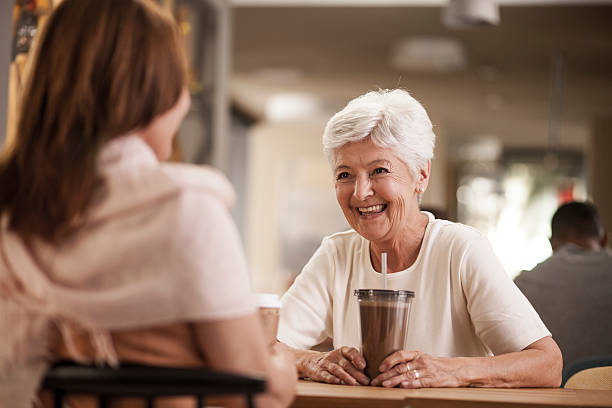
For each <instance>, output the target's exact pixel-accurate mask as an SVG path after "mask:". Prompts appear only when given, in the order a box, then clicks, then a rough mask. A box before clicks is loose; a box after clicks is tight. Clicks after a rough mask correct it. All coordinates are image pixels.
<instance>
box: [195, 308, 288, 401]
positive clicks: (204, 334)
mask: <svg viewBox="0 0 612 408" xmlns="http://www.w3.org/2000/svg"><path fill="white" fill-rule="evenodd" d="M194 326H195V327H194V329H195V333H196V338H197V342H198V345H199V348H200V350H201V352H202V354H203V355H204V357H205V359H206V362H207V363H208V364H210V367H212V368H215V369H219V370H225V371H230V372H235V373H243V374H264V375H265V377H266V380H267V382H268V387H267V391H266V392H265V393H264V394H262V395H260V396H258V397H257V405H258V406H259V407H286V406H288V405H289V404H290V403H291V401H292V400H293V397H294V395H295V386H296V382H297V374H296V370H295V361H294V359H293V356H292V354H291V353H290V352H289V351H288V350H287V349H286V347H285V346H284V345H280V344H279V345H278V346H275V347H274V348H273V349H269V348H268V347H266V345H265V341H264V334H263V329H262V328H261V324H260V322H259V320H258V317H257V316H256V315H255V314H252V315H248V316H243V317H239V318H234V319H227V320H216V321H209V322H202V323H197V324H195V325H194ZM237 406H239V405H237Z"/></svg>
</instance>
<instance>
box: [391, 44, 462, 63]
mask: <svg viewBox="0 0 612 408" xmlns="http://www.w3.org/2000/svg"><path fill="white" fill-rule="evenodd" d="M466 64H467V58H466V56H465V51H464V49H463V46H462V44H461V43H460V42H459V41H457V40H455V39H452V38H446V37H412V38H406V39H404V40H401V41H400V42H398V43H397V44H396V45H395V46H394V47H393V49H392V54H391V66H392V67H393V68H394V69H397V70H400V71H417V72H453V71H459V70H462V69H464V68H465V66H466Z"/></svg>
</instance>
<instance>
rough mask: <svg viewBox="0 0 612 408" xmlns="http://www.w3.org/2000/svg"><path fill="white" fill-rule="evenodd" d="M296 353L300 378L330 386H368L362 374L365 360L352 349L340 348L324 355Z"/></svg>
mask: <svg viewBox="0 0 612 408" xmlns="http://www.w3.org/2000/svg"><path fill="white" fill-rule="evenodd" d="M296 351H297V350H295V351H294V353H295V352H296ZM297 352H298V353H299V355H297V356H296V357H297V360H298V372H299V374H300V377H308V378H310V379H311V380H314V381H320V382H326V383H330V384H349V385H359V384H361V385H368V384H369V383H370V379H369V378H368V377H367V376H366V375H365V374H364V373H363V369H364V368H365V365H366V364H365V359H364V358H363V357H362V355H361V354H359V351H358V350H357V349H356V348H354V347H341V348H339V349H336V350H332V351H329V352H326V353H321V352H316V351H297Z"/></svg>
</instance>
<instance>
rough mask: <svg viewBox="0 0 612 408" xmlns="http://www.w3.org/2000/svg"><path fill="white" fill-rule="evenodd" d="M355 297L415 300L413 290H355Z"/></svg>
mask: <svg viewBox="0 0 612 408" xmlns="http://www.w3.org/2000/svg"><path fill="white" fill-rule="evenodd" d="M355 296H357V298H359V299H366V298H370V299H377V300H391V299H397V298H414V292H413V291H411V290H391V289H355Z"/></svg>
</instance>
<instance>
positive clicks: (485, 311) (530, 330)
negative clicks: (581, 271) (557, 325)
mask: <svg viewBox="0 0 612 408" xmlns="http://www.w3.org/2000/svg"><path fill="white" fill-rule="evenodd" d="M461 280H462V286H463V291H464V294H465V297H466V301H467V307H468V311H469V313H470V317H471V319H472V323H473V324H474V328H475V330H476V334H477V335H478V337H479V338H480V339H481V340H482V341H483V343H484V344H486V345H487V346H488V347H489V348H490V349H491V351H492V352H493V353H494V354H503V353H509V352H514V351H520V350H523V349H524V348H525V347H527V346H528V345H530V344H531V343H533V342H535V341H537V340H539V339H541V338H543V337H546V336H550V332H549V331H548V329H547V328H546V326H545V325H544V323H543V322H542V320H541V319H540V317H539V316H538V314H537V312H536V311H535V310H534V308H533V307H532V306H531V304H530V303H529V301H528V300H527V299H526V298H525V296H523V294H522V293H521V291H520V290H519V289H518V288H517V287H516V285H515V284H514V283H513V282H512V280H511V279H510V277H509V276H508V275H507V274H506V272H505V270H504V268H503V266H502V265H501V263H500V262H499V260H498V259H497V257H496V255H495V254H494V252H493V249H492V248H491V246H490V244H489V242H488V240H487V239H486V237H484V236H482V235H480V234H479V235H478V236H477V237H476V238H474V239H473V240H471V242H470V243H469V247H468V248H467V251H466V254H465V257H464V259H463V260H462V265H461Z"/></svg>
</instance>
